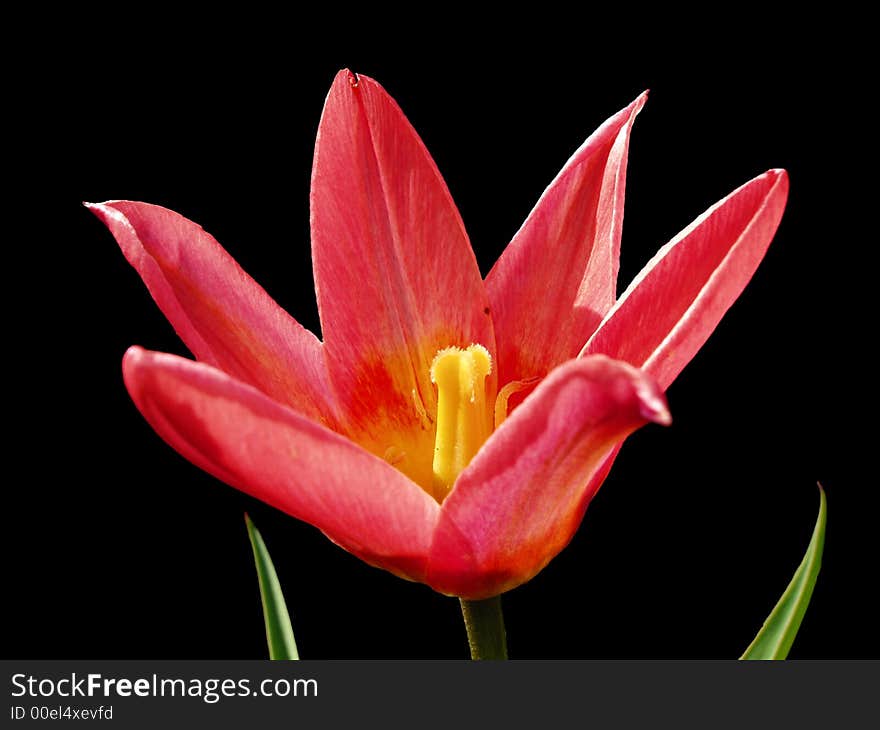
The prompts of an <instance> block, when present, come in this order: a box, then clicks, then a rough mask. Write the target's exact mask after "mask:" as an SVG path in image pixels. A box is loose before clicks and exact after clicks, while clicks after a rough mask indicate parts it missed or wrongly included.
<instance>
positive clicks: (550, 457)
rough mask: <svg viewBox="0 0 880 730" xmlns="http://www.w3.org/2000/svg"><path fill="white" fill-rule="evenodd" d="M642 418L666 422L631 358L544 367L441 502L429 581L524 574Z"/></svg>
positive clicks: (541, 562)
mask: <svg viewBox="0 0 880 730" xmlns="http://www.w3.org/2000/svg"><path fill="white" fill-rule="evenodd" d="M649 421H655V422H658V423H669V412H668V410H667V409H666V401H665V398H664V397H663V393H662V391H661V390H660V389H659V388H658V387H657V384H656V383H655V382H654V381H653V379H652V378H650V377H649V376H647V375H645V374H644V373H642V372H641V371H639V370H637V369H636V368H633V367H631V366H629V365H627V364H626V363H621V362H617V361H615V360H611V359H610V358H607V357H604V356H601V355H598V356H595V357H590V358H583V359H580V360H572V361H569V362H567V363H565V364H563V365H561V366H560V367H558V368H557V369H556V370H554V371H553V372H551V373H550V375H549V376H547V378H545V379H544V381H543V382H542V383H541V384H540V385H539V386H538V387H537V388H536V389H535V391H534V392H533V393H532V394H531V395H530V396H529V397H528V398H527V399H526V400H525V401H523V403H522V405H520V407H519V408H517V410H516V411H515V412H514V413H513V414H512V415H511V416H510V418H508V419H507V420H506V421H504V423H502V424H501V426H500V427H499V428H498V430H497V431H496V432H495V433H494V434H493V435H492V437H491V438H490V439H489V441H487V442H486V444H485V445H484V446H483V449H482V450H481V451H480V452H479V453H478V454H477V455H476V457H475V458H474V460H473V461H472V462H471V463H470V465H469V466H468V467H467V468H466V469H465V470H464V471H463V472H462V473H461V475H460V476H459V478H458V481H457V482H456V484H455V486H454V487H453V490H452V493H451V494H450V495H449V497H447V499H446V501H444V502H443V505H442V507H441V511H440V520H439V522H438V524H437V531H436V534H435V537H434V542H433V545H432V546H431V556H430V560H429V563H428V577H427V582H428V583H429V585H431V586H432V587H433V588H435V589H436V590H439V591H441V592H443V593H449V594H453V595H459V596H462V597H464V598H469V599H477V598H486V597H488V596H492V595H497V594H498V593H501V592H503V591H506V590H509V589H511V588H513V587H515V586H517V585H519V584H521V583H524V582H525V581H527V580H529V579H530V578H531V577H532V576H534V575H535V574H536V573H537V572H538V571H539V570H541V568H543V567H544V566H545V565H546V564H547V563H548V562H549V561H550V559H551V558H553V557H554V556H555V555H556V554H557V553H559V551H560V550H562V548H563V547H565V545H566V544H568V542H569V540H570V539H571V537H572V535H573V534H574V532H575V530H576V529H577V527H578V525H579V524H580V522H581V519H582V517H583V514H584V510H585V509H586V507H587V504H588V503H589V501H590V499H591V498H592V497H593V495H594V494H595V492H596V490H597V489H598V488H599V485H600V483H601V478H602V476H604V474H606V473H607V467H608V465H609V463H610V462H609V461H608V455H609V453H611V452H612V451H615V450H616V448H617V445H618V444H619V442H620V441H622V440H623V439H624V438H626V436H628V435H629V434H630V433H632V432H633V431H634V430H635V429H637V428H639V427H640V426H642V425H643V424H645V423H647V422H649Z"/></svg>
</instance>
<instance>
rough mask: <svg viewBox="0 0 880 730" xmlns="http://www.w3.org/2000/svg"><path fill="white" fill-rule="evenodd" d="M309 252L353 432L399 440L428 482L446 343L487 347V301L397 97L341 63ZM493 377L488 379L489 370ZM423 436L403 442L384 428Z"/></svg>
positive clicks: (460, 228)
mask: <svg viewBox="0 0 880 730" xmlns="http://www.w3.org/2000/svg"><path fill="white" fill-rule="evenodd" d="M311 227H312V259H313V265H314V274H315V289H316V294H317V299H318V309H319V312H320V316H321V326H322V331H323V336H324V342H325V347H326V352H327V357H328V367H329V368H330V375H331V378H332V381H333V385H334V387H335V390H336V392H337V393H338V396H339V399H340V407H341V408H342V411H343V413H345V414H346V418H345V421H346V423H347V424H350V431H349V433H350V434H351V435H352V437H353V438H356V439H357V440H358V442H359V443H363V444H364V445H366V446H368V447H369V448H370V449H371V450H373V451H374V452H375V453H379V454H382V453H383V451H384V450H385V449H386V448H388V447H395V448H397V449H398V450H400V451H406V452H408V453H407V458H410V459H415V460H416V461H418V462H419V464H417V465H414V464H404V465H402V466H401V467H400V468H402V469H403V470H404V471H406V472H407V473H408V474H410V475H411V476H413V478H416V479H419V480H420V481H421V480H422V478H426V479H427V480H428V483H430V462H431V454H432V451H433V430H432V428H431V425H430V418H426V417H425V414H428V416H429V417H430V415H431V414H433V413H434V411H435V409H436V395H435V392H434V388H433V386H432V385H431V382H430V377H429V370H430V365H431V362H432V360H433V358H434V356H435V354H436V353H437V352H438V351H439V350H441V349H444V348H446V347H450V346H458V347H462V348H464V347H467V346H468V345H470V344H472V343H479V344H481V345H483V346H484V347H486V348H487V349H488V350H489V351H490V352H491V353H493V356H494V348H495V338H494V335H493V330H492V323H491V318H490V316H489V308H488V300H487V298H486V293H485V288H484V286H483V282H482V279H481V277H480V273H479V269H478V267H477V263H476V259H475V258H474V254H473V251H472V250H471V247H470V243H469V241H468V238H467V234H466V232H465V229H464V225H463V223H462V221H461V217H460V216H459V213H458V210H457V209H456V207H455V204H454V203H453V201H452V197H451V196H450V194H449V191H448V190H447V188H446V184H445V183H444V182H443V178H442V177H441V176H440V173H439V171H438V170H437V167H436V165H435V164H434V162H433V160H432V159H431V157H430V155H429V154H428V151H427V150H426V149H425V146H424V144H423V143H422V141H421V139H419V137H418V135H417V134H416V132H415V130H414V129H413V128H412V126H411V125H410V123H409V122H408V121H407V119H406V117H404V115H403V113H402V112H401V110H400V108H399V107H398V106H397V104H396V103H395V102H394V100H393V99H391V97H390V96H388V94H387V93H386V92H385V91H384V89H383V88H382V87H381V86H380V85H379V84H378V83H376V82H375V81H374V80H372V79H370V78H368V77H366V76H357V75H355V74H353V73H351V72H350V71H347V70H346V71H341V72H340V73H339V74H338V75H337V76H336V79H335V80H334V82H333V86H332V88H331V89H330V93H329V95H328V97H327V102H326V105H325V107H324V113H323V116H322V118H321V123H320V126H319V129H318V139H317V142H316V146H315V160H314V167H313V170H312V193H311ZM493 382H494V381H493ZM393 432H399V433H401V434H404V433H416V432H420V433H421V435H420V436H419V437H418V438H417V439H415V442H414V443H410V444H407V445H405V447H401V446H400V445H399V444H396V443H395V442H394V439H392V440H391V442H390V443H389V440H388V438H387V434H389V433H393Z"/></svg>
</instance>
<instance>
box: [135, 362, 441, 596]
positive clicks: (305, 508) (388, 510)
mask: <svg viewBox="0 0 880 730" xmlns="http://www.w3.org/2000/svg"><path fill="white" fill-rule="evenodd" d="M123 374H124V376H125V384H126V386H127V387H128V391H129V393H130V394H131V397H132V398H133V399H134V402H135V404H136V405H137V407H138V409H139V410H140V411H141V413H142V414H143V415H144V417H145V418H146V419H147V421H149V422H150V425H151V426H152V427H153V428H154V429H155V430H156V431H157V432H158V433H159V435H160V436H161V437H162V438H163V439H165V441H167V442H168V443H169V444H170V445H171V446H172V447H174V448H175V449H176V450H177V451H178V452H180V453H181V454H182V455H183V456H184V457H185V458H187V459H189V460H190V461H191V462H193V463H194V464H195V465H197V466H199V467H200V468H202V469H204V470H205V471H207V472H209V473H211V474H213V475H214V476H216V477H217V478H218V479H221V480H223V481H224V482H226V483H227V484H230V485H232V486H234V487H236V488H238V489H241V490H242V491H243V492H246V493H248V494H250V495H252V496H254V497H256V498H257V499H260V500H262V501H264V502H267V503H268V504H270V505H272V506H274V507H277V508H278V509H280V510H283V511H284V512H287V513H288V514H290V515H293V516H294V517H297V518H299V519H301V520H304V521H306V522H309V523H310V524H312V525H314V526H315V527H317V528H318V529H320V530H322V531H323V532H324V533H325V534H326V535H327V537H329V538H330V539H331V540H333V541H334V542H336V543H337V544H339V545H341V546H342V547H343V548H345V549H346V550H348V551H350V552H352V553H354V554H355V555H357V556H358V557H359V558H361V559H363V560H365V561H367V562H368V563H371V564H373V565H377V566H380V567H382V568H385V569H387V570H390V571H392V572H395V573H397V574H399V575H402V576H404V577H408V578H412V579H414V580H420V579H422V577H423V575H424V569H425V560H426V556H427V552H428V549H429V546H430V541H431V534H432V530H433V527H434V524H435V522H436V520H437V516H438V511H439V507H438V505H437V503H436V502H435V501H434V500H433V499H431V497H429V496H428V495H427V494H426V493H425V492H423V491H422V490H421V489H420V488H419V487H418V486H416V485H415V484H413V483H412V482H411V481H409V480H408V479H407V478H406V477H405V476H403V475H402V474H401V473H400V472H398V471H396V470H395V469H394V468H392V467H391V466H389V465H388V464H386V463H385V462H383V461H382V460H381V459H377V458H376V457H374V456H372V455H371V454H368V453H367V452H365V451H364V450H362V449H361V448H359V447H358V446H356V445H355V444H353V443H352V442H350V441H349V440H347V439H345V438H344V437H342V436H340V435H339V434H336V433H334V432H332V431H330V430H328V429H326V428H324V427H323V426H321V425H319V424H317V423H315V422H313V421H311V420H309V419H308V418H306V417H304V416H303V415H301V414H299V413H297V412H295V411H293V410H291V409H289V408H286V407H285V406H282V405H280V404H278V403H277V402H275V401H273V400H271V399H270V398H268V397H267V396H266V395H264V394H263V393H261V392H260V391H258V390H257V389H255V388H253V387H251V386H249V385H246V384H244V383H241V382H239V381H237V380H235V379H233V378H231V377H230V376H228V375H226V374H225V373H223V372H221V371H219V370H216V369H215V368H213V367H210V366H208V365H204V364H202V363H196V362H193V361H192V360H187V359H185V358H180V357H176V356H174V355H168V354H165V353H157V352H149V351H146V350H142V349H141V348H139V347H132V348H130V349H129V350H128V352H127V353H126V354H125V358H124V360H123Z"/></svg>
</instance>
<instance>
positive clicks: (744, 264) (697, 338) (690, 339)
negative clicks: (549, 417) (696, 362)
mask: <svg viewBox="0 0 880 730" xmlns="http://www.w3.org/2000/svg"><path fill="white" fill-rule="evenodd" d="M787 197H788V175H787V174H786V172H785V170H770V171H769V172H766V173H764V174H763V175H760V176H758V177H756V178H755V179H754V180H752V181H750V182H748V183H746V184H745V185H743V186H742V187H740V188H738V189H737V190H735V191H734V192H732V193H731V194H730V195H728V196H727V197H726V198H724V200H722V201H720V202H718V203H716V204H715V205H713V206H712V207H711V208H709V210H707V211H706V212H705V213H703V214H702V215H701V216H700V217H699V218H697V219H696V220H695V221H694V222H693V223H691V225H690V226H688V227H687V228H686V229H685V230H683V231H682V232H681V233H679V234H678V235H677V236H676V237H675V238H674V239H673V240H672V241H670V242H669V243H667V244H666V245H665V246H664V247H663V248H661V249H660V251H658V252H657V255H656V256H654V258H653V259H651V261H649V262H648V265H647V266H645V268H644V269H643V270H642V272H641V273H640V274H639V275H638V276H637V277H636V278H635V280H634V281H633V283H632V284H630V286H629V288H628V289H627V291H626V292H625V293H624V295H623V296H622V297H621V298H620V301H619V302H618V303H617V305H616V306H615V307H614V309H612V311H611V312H610V313H609V314H608V316H607V317H606V318H605V320H604V321H603V322H602V324H601V325H600V327H599V329H598V330H597V331H596V333H595V334H594V335H593V337H592V338H591V339H590V341H589V342H588V343H587V344H586V346H585V347H584V349H583V353H582V354H584V355H587V354H590V353H598V352H601V353H605V354H607V355H609V356H611V357H614V358H617V359H619V360H625V361H626V362H628V363H631V364H633V365H635V366H636V367H640V368H643V369H644V370H645V371H647V372H648V373H650V374H651V375H653V376H654V377H655V378H656V379H657V381H658V382H659V383H660V385H661V387H662V388H663V389H664V390H665V389H666V388H668V387H669V385H670V384H671V383H672V381H673V380H675V377H676V376H677V375H678V374H679V373H680V372H681V370H682V368H683V367H684V366H685V365H687V363H688V362H690V360H691V358H692V357H693V356H694V355H695V354H696V352H697V350H699V349H700V347H702V345H703V343H704V342H705V341H706V340H707V339H708V337H709V335H710V334H712V331H713V330H714V329H715V326H716V325H717V324H718V322H719V321H720V320H721V317H723V316H724V313H725V312H726V311H727V310H728V309H729V307H730V305H731V304H733V302H734V301H735V300H736V298H737V297H738V296H739V295H740V293H741V292H742V290H743V289H744V288H745V285H746V284H747V283H748V281H749V279H751V278H752V274H754V272H755V269H757V267H758V264H759V263H760V262H761V259H762V258H763V257H764V253H765V252H766V251H767V247H768V246H769V245H770V241H771V240H772V238H773V234H774V233H775V232H776V228H777V226H778V225H779V221H780V219H781V218H782V211H783V209H784V208H785V201H786V198H787Z"/></svg>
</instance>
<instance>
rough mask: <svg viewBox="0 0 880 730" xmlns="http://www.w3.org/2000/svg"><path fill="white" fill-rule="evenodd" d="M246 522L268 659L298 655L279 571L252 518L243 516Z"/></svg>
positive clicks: (289, 657)
mask: <svg viewBox="0 0 880 730" xmlns="http://www.w3.org/2000/svg"><path fill="white" fill-rule="evenodd" d="M244 521H245V523H246V524H247V530H248V535H249V536H250V538H251V546H252V547H253V549H254V562H255V563H256V565H257V577H258V578H259V580H260V598H261V599H262V601H263V618H264V619H265V620H266V641H267V642H268V644H269V658H270V659H299V652H298V651H297V650H296V641H295V640H294V638H293V629H292V628H291V626H290V615H289V614H288V613H287V605H286V604H285V603H284V594H283V593H282V592H281V585H280V584H279V583H278V575H277V574H276V573H275V566H274V565H273V564H272V558H270V557H269V551H268V550H266V543H264V542H263V537H262V536H261V535H260V531H259V530H257V528H256V527H254V523H253V522H251V518H250V517H248V515H245V516H244Z"/></svg>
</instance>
